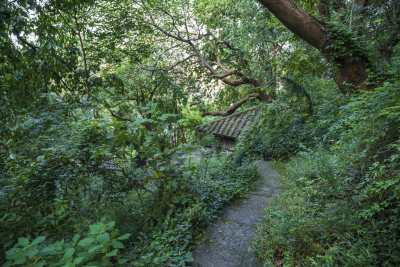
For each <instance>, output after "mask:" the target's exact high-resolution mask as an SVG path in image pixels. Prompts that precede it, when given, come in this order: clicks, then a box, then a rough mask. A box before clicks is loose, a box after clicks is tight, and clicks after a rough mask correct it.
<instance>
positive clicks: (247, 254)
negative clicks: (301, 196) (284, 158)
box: [193, 161, 281, 267]
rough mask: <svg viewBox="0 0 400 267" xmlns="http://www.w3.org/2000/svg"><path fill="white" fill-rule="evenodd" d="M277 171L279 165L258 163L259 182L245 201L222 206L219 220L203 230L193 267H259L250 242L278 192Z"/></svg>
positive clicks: (259, 264) (195, 252) (264, 162)
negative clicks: (266, 209)
mask: <svg viewBox="0 0 400 267" xmlns="http://www.w3.org/2000/svg"><path fill="white" fill-rule="evenodd" d="M280 169H281V167H280V165H279V164H277V163H272V162H270V161H260V162H259V163H258V167H257V171H258V174H259V175H260V183H259V184H258V186H257V187H256V188H255V189H254V190H253V191H250V192H249V193H248V198H245V199H241V200H238V201H236V202H234V203H233V204H231V205H229V206H227V207H225V208H224V210H223V212H222V216H221V217H220V219H218V221H216V222H214V223H211V224H210V225H209V226H208V227H207V229H206V232H205V239H204V240H203V241H202V242H201V243H200V244H199V245H197V246H196V248H195V250H194V259H195V261H194V264H193V266H196V267H225V266H226V267H228V266H229V267H236V266H246V267H247V266H249V267H250V266H251V267H253V266H255V267H257V266H263V264H262V262H260V261H259V260H258V259H257V258H256V256H255V254H254V248H253V247H252V242H253V239H254V236H255V234H256V227H257V225H258V224H260V223H262V218H263V215H264V208H265V207H266V206H267V204H268V202H269V201H271V200H272V199H274V198H275V197H276V196H277V195H278V194H279V193H280V182H279V177H280V175H279V170H280Z"/></svg>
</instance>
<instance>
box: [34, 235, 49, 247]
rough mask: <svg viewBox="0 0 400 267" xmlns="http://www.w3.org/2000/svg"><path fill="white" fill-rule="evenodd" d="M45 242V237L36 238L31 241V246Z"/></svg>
mask: <svg viewBox="0 0 400 267" xmlns="http://www.w3.org/2000/svg"><path fill="white" fill-rule="evenodd" d="M45 240H46V237H45V236H38V237H36V238H35V240H33V241H32V245H37V244H40V243H42V242H43V241H45Z"/></svg>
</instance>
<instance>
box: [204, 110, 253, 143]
mask: <svg viewBox="0 0 400 267" xmlns="http://www.w3.org/2000/svg"><path fill="white" fill-rule="evenodd" d="M259 117H260V111H259V109H258V108H251V109H247V110H244V111H242V112H238V113H234V114H232V115H229V116H226V117H223V118H221V119H218V120H215V121H211V122H208V123H205V124H202V125H199V126H197V127H196V130H197V131H199V132H202V133H212V134H214V135H215V136H218V137H220V138H226V139H230V140H236V138H238V137H239V136H241V135H243V134H244V131H243V130H244V129H245V128H246V127H247V126H249V125H250V124H251V123H252V122H254V121H257V120H258V118H259Z"/></svg>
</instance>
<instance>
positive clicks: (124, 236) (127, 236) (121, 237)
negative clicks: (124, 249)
mask: <svg viewBox="0 0 400 267" xmlns="http://www.w3.org/2000/svg"><path fill="white" fill-rule="evenodd" d="M131 235H132V234H130V233H127V234H124V235H121V236H120V237H118V238H117V239H118V240H125V239H128V238H129V237H130V236H131Z"/></svg>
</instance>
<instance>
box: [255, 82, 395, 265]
mask: <svg viewBox="0 0 400 267" xmlns="http://www.w3.org/2000/svg"><path fill="white" fill-rule="evenodd" d="M399 89H400V83H399V82H398V81H394V82H392V83H385V84H384V86H383V87H381V88H377V89H375V90H374V91H372V92H366V93H364V94H362V95H360V96H357V97H355V98H354V99H352V101H350V102H349V103H348V104H347V105H345V106H343V107H342V108H341V109H340V112H338V114H339V116H340V119H339V120H338V121H337V122H335V123H332V124H331V127H329V131H328V132H327V133H326V134H324V135H323V136H322V139H321V140H322V142H320V143H318V145H317V146H316V147H315V148H312V147H309V148H307V149H304V151H303V152H300V153H298V154H297V156H296V157H294V158H292V159H291V160H290V162H289V163H288V164H287V174H286V175H285V177H283V182H284V183H285V185H286V191H285V192H284V194H283V195H282V196H280V197H279V198H278V199H277V201H276V202H275V203H274V204H273V205H272V206H270V207H268V209H267V216H266V221H265V224H264V225H263V226H262V227H261V228H260V229H259V232H260V237H259V238H258V240H257V242H256V246H257V250H258V254H259V255H260V256H261V257H262V258H263V259H264V260H265V261H266V262H269V263H274V264H279V265H280V264H288V265H299V264H301V265H312V264H314V265H317V266H320V265H328V266H332V265H342V266H354V265H356V266H360V265H368V266H370V265H375V266H389V265H390V266H393V265H398V264H399V263H400V257H399V256H398V255H399V253H400V242H399V240H400V232H399V231H398V229H399V227H400V224H399V212H400V205H399V203H400V202H399V200H400V194H399V192H400V191H399V190H400V156H399V155H400V153H399V152H400V145H399V144H400V139H399V133H400V109H399V106H398V103H399V100H400V94H399V92H400V90H399Z"/></svg>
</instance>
